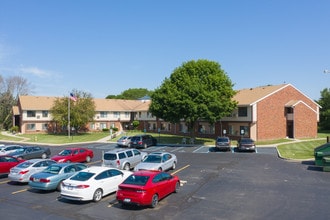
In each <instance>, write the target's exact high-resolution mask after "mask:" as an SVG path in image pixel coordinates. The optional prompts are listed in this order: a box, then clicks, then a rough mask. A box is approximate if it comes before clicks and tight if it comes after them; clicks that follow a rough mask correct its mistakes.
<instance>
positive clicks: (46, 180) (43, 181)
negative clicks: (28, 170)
mask: <svg viewBox="0 0 330 220" xmlns="http://www.w3.org/2000/svg"><path fill="white" fill-rule="evenodd" d="M40 182H41V183H49V182H50V180H49V179H40Z"/></svg>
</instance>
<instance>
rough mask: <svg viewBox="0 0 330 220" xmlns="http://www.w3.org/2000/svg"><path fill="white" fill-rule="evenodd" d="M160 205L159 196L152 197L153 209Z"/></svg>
mask: <svg viewBox="0 0 330 220" xmlns="http://www.w3.org/2000/svg"><path fill="white" fill-rule="evenodd" d="M157 205H158V195H157V194H154V195H153V196H152V199H151V205H150V206H151V208H156V206H157Z"/></svg>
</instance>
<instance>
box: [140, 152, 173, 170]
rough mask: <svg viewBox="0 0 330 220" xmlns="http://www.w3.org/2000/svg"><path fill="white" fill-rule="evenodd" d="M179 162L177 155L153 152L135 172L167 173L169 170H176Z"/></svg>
mask: <svg viewBox="0 0 330 220" xmlns="http://www.w3.org/2000/svg"><path fill="white" fill-rule="evenodd" d="M177 162H178V160H177V157H176V156H175V154H171V153H167V152H153V153H150V154H148V156H147V157H146V158H145V159H144V160H143V161H141V162H140V163H139V164H138V165H136V167H135V168H134V171H139V170H159V171H165V170H169V169H173V170H174V169H175V168H176V164H177Z"/></svg>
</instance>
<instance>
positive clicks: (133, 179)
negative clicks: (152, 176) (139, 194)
mask: <svg viewBox="0 0 330 220" xmlns="http://www.w3.org/2000/svg"><path fill="white" fill-rule="evenodd" d="M148 179H149V176H138V175H134V174H133V175H130V176H129V177H127V178H126V180H125V181H124V182H123V184H130V185H138V186H144V185H146V183H147V182H148Z"/></svg>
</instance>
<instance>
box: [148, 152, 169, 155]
mask: <svg viewBox="0 0 330 220" xmlns="http://www.w3.org/2000/svg"><path fill="white" fill-rule="evenodd" d="M164 154H170V153H169V152H152V153H150V154H149V155H164Z"/></svg>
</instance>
